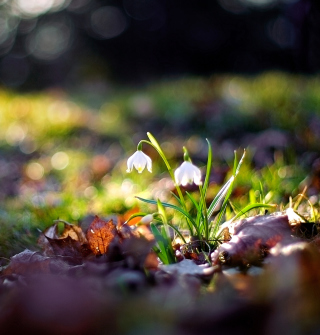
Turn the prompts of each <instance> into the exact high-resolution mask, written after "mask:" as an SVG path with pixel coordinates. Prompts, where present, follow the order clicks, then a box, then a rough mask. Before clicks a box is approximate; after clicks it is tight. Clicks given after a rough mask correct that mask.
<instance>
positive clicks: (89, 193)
mask: <svg viewBox="0 0 320 335" xmlns="http://www.w3.org/2000/svg"><path fill="white" fill-rule="evenodd" d="M83 194H84V196H85V197H86V198H88V199H93V198H95V197H96V196H97V194H98V190H97V189H96V188H95V187H94V186H89V187H87V188H86V189H85V190H84V192H83Z"/></svg>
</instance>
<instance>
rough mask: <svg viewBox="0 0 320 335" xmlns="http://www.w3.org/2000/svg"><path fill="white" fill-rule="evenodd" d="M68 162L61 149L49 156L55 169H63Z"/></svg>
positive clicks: (67, 157)
mask: <svg viewBox="0 0 320 335" xmlns="http://www.w3.org/2000/svg"><path fill="white" fill-rule="evenodd" d="M68 164H69V156H68V155H67V154H66V153H65V152H63V151H59V152H56V153H55V154H54V155H53V156H52V157H51V165H52V167H53V168H54V169H56V170H63V169H65V168H66V167H67V166H68Z"/></svg>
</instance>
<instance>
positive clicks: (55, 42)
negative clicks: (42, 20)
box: [27, 22, 71, 61]
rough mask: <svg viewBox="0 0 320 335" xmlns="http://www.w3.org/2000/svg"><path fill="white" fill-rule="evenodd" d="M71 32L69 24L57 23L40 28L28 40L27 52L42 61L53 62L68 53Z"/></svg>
mask: <svg viewBox="0 0 320 335" xmlns="http://www.w3.org/2000/svg"><path fill="white" fill-rule="evenodd" d="M70 37H71V31H70V28H69V27H68V25H67V24H64V23H60V22H55V23H46V24H43V25H42V26H39V27H38V28H37V29H36V30H35V31H34V32H33V33H31V34H30V36H29V38H28V39H27V50H28V51H29V52H30V53H31V54H32V55H33V56H34V57H36V58H38V59H41V60H49V61H50V60H53V59H56V58H58V57H59V56H61V55H62V54H63V53H64V52H65V51H67V49H68V47H69V45H70Z"/></svg>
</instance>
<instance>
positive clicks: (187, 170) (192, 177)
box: [174, 162, 201, 186]
mask: <svg viewBox="0 0 320 335" xmlns="http://www.w3.org/2000/svg"><path fill="white" fill-rule="evenodd" d="M174 176H175V180H176V183H177V184H178V185H182V186H186V185H187V184H192V183H193V182H194V183H195V184H196V185H200V184H201V171H200V169H199V168H198V167H196V166H195V165H193V164H192V163H190V162H183V163H182V164H181V165H180V167H179V168H178V169H177V170H176V171H175V173H174Z"/></svg>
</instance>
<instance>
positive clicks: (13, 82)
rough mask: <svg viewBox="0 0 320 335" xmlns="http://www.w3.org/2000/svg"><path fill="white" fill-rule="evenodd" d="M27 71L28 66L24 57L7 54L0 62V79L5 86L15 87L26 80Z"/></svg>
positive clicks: (28, 69)
mask: <svg viewBox="0 0 320 335" xmlns="http://www.w3.org/2000/svg"><path fill="white" fill-rule="evenodd" d="M12 69H14V71H12ZM29 72H30V66H29V63H28V61H27V60H26V59H25V58H19V57H14V56H9V55H8V56H6V57H4V58H3V59H2V61H1V63H0V80H1V81H2V82H3V83H4V84H5V85H6V86H10V87H16V86H19V85H21V84H23V83H24V82H25V81H26V80H27V77H28V75H29Z"/></svg>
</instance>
